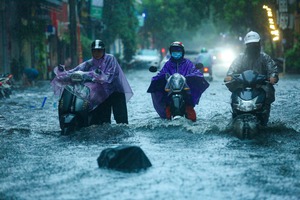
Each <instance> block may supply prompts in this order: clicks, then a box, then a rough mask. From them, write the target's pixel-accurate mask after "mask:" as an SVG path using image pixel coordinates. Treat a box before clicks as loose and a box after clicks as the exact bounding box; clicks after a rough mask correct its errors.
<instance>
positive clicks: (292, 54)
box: [285, 35, 300, 72]
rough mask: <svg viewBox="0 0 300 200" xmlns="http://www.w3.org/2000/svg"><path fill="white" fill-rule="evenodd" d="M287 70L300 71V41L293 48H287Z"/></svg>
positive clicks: (299, 39)
mask: <svg viewBox="0 0 300 200" xmlns="http://www.w3.org/2000/svg"><path fill="white" fill-rule="evenodd" d="M297 41H300V35H298V36H297ZM285 57H286V67H287V71H296V72H300V43H299V42H296V43H295V44H294V46H293V48H292V49H289V50H287V52H286V54H285Z"/></svg>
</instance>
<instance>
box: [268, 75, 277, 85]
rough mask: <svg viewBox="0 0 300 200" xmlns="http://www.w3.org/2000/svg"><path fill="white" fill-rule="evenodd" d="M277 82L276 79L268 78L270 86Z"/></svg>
mask: <svg viewBox="0 0 300 200" xmlns="http://www.w3.org/2000/svg"><path fill="white" fill-rule="evenodd" d="M277 81H278V79H277V78H276V77H270V83H271V84H272V85H274V84H276V83H277Z"/></svg>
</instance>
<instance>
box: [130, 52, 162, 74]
mask: <svg viewBox="0 0 300 200" xmlns="http://www.w3.org/2000/svg"><path fill="white" fill-rule="evenodd" d="M160 60H161V56H160V53H159V51H157V50H156V49H141V50H139V51H138V52H137V53H136V55H135V56H133V59H132V61H131V65H132V66H133V67H135V68H142V69H143V68H144V69H148V68H149V67H150V66H155V67H159V62H160Z"/></svg>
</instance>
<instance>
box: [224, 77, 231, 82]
mask: <svg viewBox="0 0 300 200" xmlns="http://www.w3.org/2000/svg"><path fill="white" fill-rule="evenodd" d="M229 81H232V77H231V76H226V77H225V78H224V82H229Z"/></svg>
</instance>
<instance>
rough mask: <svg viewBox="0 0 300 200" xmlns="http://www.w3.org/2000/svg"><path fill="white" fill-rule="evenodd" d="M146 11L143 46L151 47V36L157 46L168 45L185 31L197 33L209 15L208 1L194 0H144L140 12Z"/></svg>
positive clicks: (142, 33) (142, 35) (142, 29)
mask: <svg viewBox="0 0 300 200" xmlns="http://www.w3.org/2000/svg"><path fill="white" fill-rule="evenodd" d="M142 12H145V14H146V17H145V23H144V27H142V28H141V30H140V35H141V38H142V41H143V43H142V46H143V47H149V46H150V41H148V40H147V38H149V36H152V37H153V38H154V42H155V47H156V48H161V47H165V46H168V45H169V44H170V42H171V41H174V40H176V39H177V38H178V37H179V36H180V35H182V33H183V32H185V31H186V30H189V32H193V33H195V31H196V29H197V28H199V27H200V25H201V22H202V20H203V19H207V18H208V17H209V4H208V3H207V1H193V0H168V1H167V0H143V4H142V5H141V7H140V8H139V13H140V14H141V13H142Z"/></svg>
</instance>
